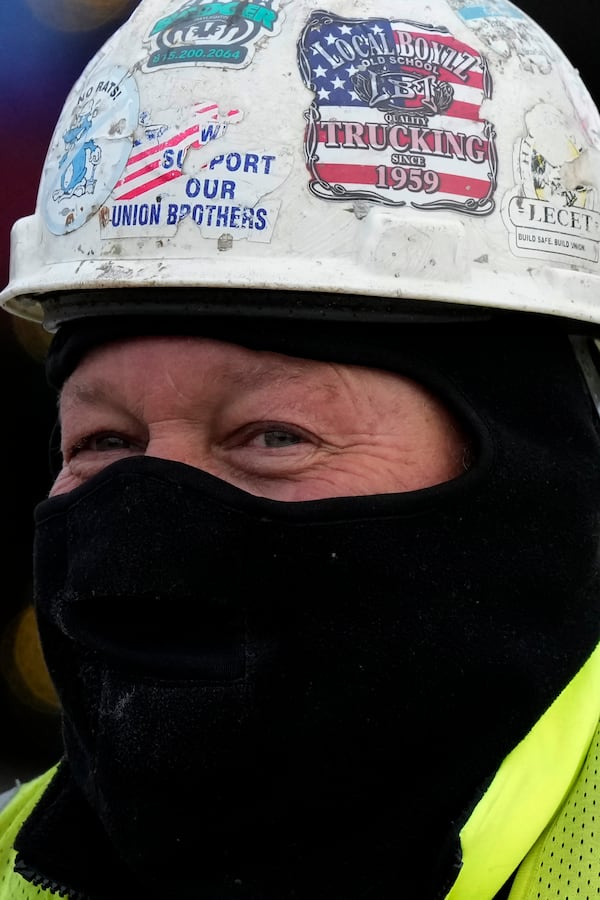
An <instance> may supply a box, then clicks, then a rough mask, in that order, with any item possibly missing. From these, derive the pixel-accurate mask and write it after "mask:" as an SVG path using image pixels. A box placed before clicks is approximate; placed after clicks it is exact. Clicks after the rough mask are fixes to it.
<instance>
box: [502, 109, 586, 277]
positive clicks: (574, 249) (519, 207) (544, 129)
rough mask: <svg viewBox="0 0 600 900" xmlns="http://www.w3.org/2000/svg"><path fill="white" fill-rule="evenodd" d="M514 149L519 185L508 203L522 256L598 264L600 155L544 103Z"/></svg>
mask: <svg viewBox="0 0 600 900" xmlns="http://www.w3.org/2000/svg"><path fill="white" fill-rule="evenodd" d="M526 126H527V133H526V135H525V136H524V137H523V138H522V139H521V140H520V141H519V142H518V144H517V146H516V148H515V161H514V167H515V176H516V179H517V181H518V187H517V189H516V190H515V191H512V192H511V193H510V194H509V195H508V197H507V198H506V199H505V202H504V204H503V216H504V220H505V222H506V224H507V226H508V228H509V231H510V240H511V249H512V251H513V253H515V255H517V256H528V257H538V258H545V259H548V258H549V257H563V258H564V259H565V260H566V261H568V260H570V261H572V260H573V259H577V260H579V261H581V262H590V263H597V262H598V259H599V256H598V245H599V242H600V215H599V213H598V212H597V206H598V188H597V183H596V182H597V174H596V175H594V173H596V170H597V166H596V164H595V163H596V156H595V155H594V157H593V159H590V155H591V154H592V153H593V151H592V150H591V149H590V148H589V147H588V146H587V145H586V142H585V139H584V137H583V134H581V133H578V132H576V131H575V130H574V129H573V127H572V126H569V123H568V122H567V121H566V119H565V118H564V116H563V115H562V113H561V112H560V111H559V110H557V109H555V108H554V107H552V106H549V105H548V104H539V105H538V106H536V107H535V108H534V109H532V110H530V111H529V113H528V114H527V116H526Z"/></svg>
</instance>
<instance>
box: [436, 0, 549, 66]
mask: <svg viewBox="0 0 600 900" xmlns="http://www.w3.org/2000/svg"><path fill="white" fill-rule="evenodd" d="M448 2H449V3H450V6H451V7H452V8H453V9H454V10H455V11H456V12H457V13H458V15H459V16H460V18H461V19H462V20H463V22H465V23H466V24H467V25H468V26H469V28H471V29H472V30H473V31H475V32H476V33H477V36H478V37H479V38H481V39H482V40H483V41H485V43H486V44H487V45H488V47H489V48H490V50H491V51H493V52H494V53H497V54H498V55H499V56H500V57H501V58H502V59H508V58H509V57H511V56H513V55H514V56H517V57H518V58H519V61H520V63H521V65H522V66H523V68H524V69H525V71H527V72H535V71H536V70H537V71H538V72H540V73H541V74H543V75H547V74H548V73H549V72H551V71H552V59H553V56H554V53H553V51H552V48H551V46H550V44H549V42H548V41H547V40H545V36H544V34H543V33H542V32H541V31H540V29H539V28H537V27H536V26H535V24H534V23H533V22H532V20H531V19H530V18H529V17H528V16H527V15H525V13H524V12H523V11H522V10H520V9H518V8H517V7H516V6H515V5H514V4H513V3H510V2H508V0H485V2H481V0H448Z"/></svg>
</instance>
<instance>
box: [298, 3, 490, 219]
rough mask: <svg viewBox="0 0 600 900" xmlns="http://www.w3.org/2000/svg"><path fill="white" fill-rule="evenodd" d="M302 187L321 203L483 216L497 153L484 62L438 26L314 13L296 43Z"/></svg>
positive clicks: (487, 77)
mask: <svg viewBox="0 0 600 900" xmlns="http://www.w3.org/2000/svg"><path fill="white" fill-rule="evenodd" d="M298 63H299V67H300V72H301V75H302V78H303V80H304V83H305V84H306V86H307V87H308V88H309V89H310V90H311V91H312V92H313V93H314V100H313V102H312V104H311V106H310V109H308V110H307V111H306V112H305V117H306V120H307V127H306V131H305V156H306V165H307V168H308V171H309V173H310V176H311V179H310V182H309V188H310V190H311V191H312V193H313V194H315V196H317V197H320V198H322V199H326V200H345V201H348V200H370V201H372V202H375V203H382V204H386V205H388V206H405V205H407V204H409V205H411V206H413V207H416V208H418V209H452V210H456V211H457V212H462V213H467V214H470V215H489V214H490V213H491V212H492V211H493V209H494V206H495V203H494V193H495V190H496V185H497V182H496V175H497V155H496V146H495V130H494V126H493V124H492V123H490V122H488V121H486V120H485V119H482V118H481V105H482V103H483V101H484V100H485V99H487V98H490V97H491V94H492V82H491V77H490V74H489V70H488V67H487V64H486V61H485V59H484V58H483V57H482V56H481V54H480V53H478V52H477V51H476V50H474V49H473V48H471V47H469V46H468V45H467V44H464V43H463V42H462V41H459V40H457V39H456V38H455V37H454V36H453V35H452V34H451V33H450V32H449V31H448V29H446V28H442V27H440V28H436V27H434V26H432V25H425V24H423V23H419V22H412V21H390V20H388V19H380V18H373V19H346V18H341V17H339V16H336V15H334V14H331V13H327V12H324V11H317V12H315V13H314V14H313V16H312V17H311V18H310V20H309V21H308V22H307V24H306V26H305V28H304V30H303V32H302V35H301V38H300V42H299V46H298Z"/></svg>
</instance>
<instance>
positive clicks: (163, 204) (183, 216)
mask: <svg viewBox="0 0 600 900" xmlns="http://www.w3.org/2000/svg"><path fill="white" fill-rule="evenodd" d="M175 115H176V118H177V117H178V116H181V118H182V124H177V123H176V121H173V111H170V110H167V111H163V112H162V113H160V112H159V113H156V114H150V113H149V112H144V113H142V115H141V116H140V120H141V122H140V128H141V133H140V137H139V138H138V140H137V142H136V145H135V146H134V148H133V151H132V153H131V156H130V157H129V160H128V161H127V165H126V167H125V168H124V171H123V173H122V175H121V178H120V179H119V180H118V182H117V184H116V185H115V188H114V191H113V193H112V196H111V197H110V199H109V200H108V201H107V202H106V204H105V206H104V207H103V209H102V211H101V216H100V221H101V225H102V237H103V238H105V239H107V240H108V239H115V238H124V237H145V236H148V235H151V234H154V235H155V236H156V237H157V238H158V237H171V236H173V235H174V234H175V233H176V231H177V229H178V228H179V226H180V224H181V223H182V222H184V221H186V220H187V221H190V222H192V223H193V224H194V225H196V226H198V228H199V230H200V233H201V235H202V236H203V237H209V238H220V237H222V235H223V234H224V233H225V232H227V233H228V234H229V235H231V239H232V240H235V239H239V238H246V239H248V240H252V241H260V242H263V243H264V242H268V241H270V240H271V236H272V234H273V228H274V225H275V221H276V219H277V215H278V212H279V205H280V204H279V202H278V201H277V202H275V201H265V200H264V197H265V195H267V194H269V193H270V192H271V191H273V190H274V189H275V188H276V187H278V186H279V185H280V184H281V183H282V182H283V181H284V180H285V179H286V178H287V177H288V175H289V173H290V171H291V167H292V155H291V152H290V151H289V150H286V149H285V148H273V147H270V148H269V149H265V148H264V147H261V148H255V147H249V146H246V145H244V144H242V143H240V139H239V138H237V136H233V137H232V132H231V131H230V129H231V127H232V126H234V125H236V124H237V123H238V122H240V121H241V119H242V112H241V111H240V110H238V109H224V110H222V109H220V108H219V105H218V104H217V103H215V102H213V101H204V102H201V103H197V104H195V106H194V107H193V108H192V109H189V110H186V111H181V110H178V111H175Z"/></svg>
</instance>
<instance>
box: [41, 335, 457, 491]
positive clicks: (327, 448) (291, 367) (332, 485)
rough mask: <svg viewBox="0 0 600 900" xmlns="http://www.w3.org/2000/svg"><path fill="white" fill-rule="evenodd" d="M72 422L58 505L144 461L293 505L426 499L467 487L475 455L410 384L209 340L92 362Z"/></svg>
mask: <svg viewBox="0 0 600 900" xmlns="http://www.w3.org/2000/svg"><path fill="white" fill-rule="evenodd" d="M60 417H61V428H62V451H63V459H64V464H63V468H62V471H61V472H60V474H59V475H58V478H57V480H56V483H55V485H54V487H53V489H52V494H53V495H56V494H60V493H65V492H67V491H70V490H71V489H73V488H74V487H77V486H78V485H80V484H82V483H84V482H85V481H87V480H88V479H89V478H91V477H92V476H93V475H95V474H96V473H97V472H99V471H100V470H101V469H103V468H104V467H106V466H107V465H109V464H110V463H111V462H114V461H116V460H117V459H122V458H124V457H127V456H131V455H140V454H141V455H146V456H154V457H159V458H163V459H170V460H175V461H179V462H184V463H187V464H188V465H192V466H195V467H198V468H201V469H204V470H205V471H206V472H209V473H210V474H212V475H215V476H217V477H219V478H221V479H223V480H225V481H228V482H230V483H231V484H233V485H235V486H236V487H239V488H242V489H243V490H245V491H248V492H249V493H251V494H255V495H258V496H263V497H267V498H270V499H273V500H284V501H298V500H314V499H322V498H327V497H337V496H352V495H356V496H358V495H366V494H381V493H387V492H400V491H414V490H418V489H421V488H425V487H429V486H431V485H435V484H439V483H441V482H444V481H448V480H450V479H452V478H455V477H456V476H458V475H460V474H461V473H462V472H463V471H464V468H465V465H466V459H467V456H468V441H467V439H466V437H465V435H464V433H463V432H462V430H461V427H460V426H459V424H458V423H457V421H456V420H455V419H454V417H453V416H452V414H451V413H450V412H449V411H448V410H447V409H446V408H445V407H444V406H443V405H442V403H441V402H440V401H439V400H438V399H437V398H436V397H434V396H433V395H432V394H431V393H430V392H429V391H428V390H427V389H426V388H424V387H423V386H422V385H420V384H418V383H416V382H415V381H413V380H411V379H409V378H405V377H402V376H400V375H397V374H393V373H390V372H384V371H379V370H375V369H367V368H364V367H360V366H352V365H341V364H336V363H324V362H316V361H314V360H307V359H298V358H294V357H289V356H283V355H281V354H278V353H271V352H256V351H252V350H248V349H245V348H243V347H240V346H238V345H234V344H228V343H224V342H221V341H216V340H212V339H205V338H199V337H193V338H183V337H144V338H135V339H129V340H123V341H119V342H115V343H111V344H108V345H105V346H101V347H99V348H97V349H95V350H93V351H92V352H91V353H90V354H89V355H88V356H87V357H85V358H84V359H83V361H82V362H81V363H80V365H79V366H78V368H77V369H76V370H75V372H74V373H73V374H72V375H71V377H70V378H69V379H68V380H67V381H66V383H65V385H64V387H63V390H62V395H61V400H60Z"/></svg>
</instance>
